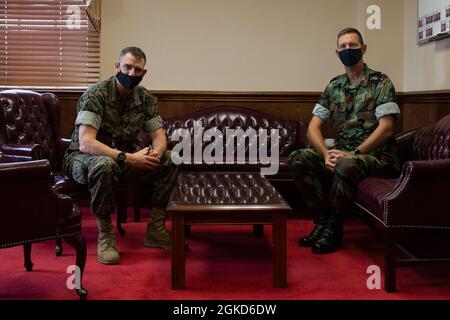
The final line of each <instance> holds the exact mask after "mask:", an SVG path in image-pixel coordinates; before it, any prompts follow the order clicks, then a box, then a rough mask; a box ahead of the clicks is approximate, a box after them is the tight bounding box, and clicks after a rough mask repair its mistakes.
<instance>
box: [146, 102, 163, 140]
mask: <svg viewBox="0 0 450 320" xmlns="http://www.w3.org/2000/svg"><path fill="white" fill-rule="evenodd" d="M145 104H146V105H145V112H146V115H145V122H144V131H145V132H153V131H156V130H158V129H160V128H162V127H163V126H164V124H163V120H162V118H161V116H160V115H159V113H158V100H157V99H156V97H154V96H148V97H147V98H146V102H145Z"/></svg>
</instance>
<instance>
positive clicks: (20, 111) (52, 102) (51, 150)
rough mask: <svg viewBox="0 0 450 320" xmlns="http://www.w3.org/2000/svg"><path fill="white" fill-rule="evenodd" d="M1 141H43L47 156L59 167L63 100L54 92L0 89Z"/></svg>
mask: <svg viewBox="0 0 450 320" xmlns="http://www.w3.org/2000/svg"><path fill="white" fill-rule="evenodd" d="M0 113H1V115H0V139H1V140H0V143H2V144H40V145H41V146H42V148H43V152H44V158H46V159H48V160H49V161H50V163H51V167H52V168H54V167H55V166H57V162H58V159H57V151H56V146H55V141H56V138H57V135H58V133H59V113H60V110H59V102H58V99H57V98H56V96H55V95H53V94H51V93H43V94H39V93H37V92H33V91H26V90H6V91H2V92H0Z"/></svg>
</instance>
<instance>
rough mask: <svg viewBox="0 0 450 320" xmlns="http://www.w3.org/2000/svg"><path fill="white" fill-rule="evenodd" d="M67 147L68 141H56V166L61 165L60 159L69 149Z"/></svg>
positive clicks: (60, 139) (64, 139) (63, 139)
mask: <svg viewBox="0 0 450 320" xmlns="http://www.w3.org/2000/svg"><path fill="white" fill-rule="evenodd" d="M69 146H70V139H66V138H59V139H58V140H57V145H56V152H57V159H58V164H62V159H63V158H64V153H65V152H66V150H67V148H69Z"/></svg>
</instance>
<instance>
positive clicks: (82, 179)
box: [63, 151, 178, 218]
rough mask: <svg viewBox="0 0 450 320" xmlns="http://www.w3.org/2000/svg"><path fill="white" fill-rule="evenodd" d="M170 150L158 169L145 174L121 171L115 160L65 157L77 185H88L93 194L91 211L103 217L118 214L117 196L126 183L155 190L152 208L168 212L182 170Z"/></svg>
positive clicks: (67, 170) (77, 155)
mask: <svg viewBox="0 0 450 320" xmlns="http://www.w3.org/2000/svg"><path fill="white" fill-rule="evenodd" d="M170 154H171V152H170V151H166V152H165V153H164V154H163V156H162V158H161V164H160V165H159V167H157V168H156V169H154V170H151V171H142V170H138V169H135V168H132V167H130V166H124V167H123V168H120V166H119V165H118V164H117V162H116V161H114V159H112V158H110V157H104V156H90V155H87V154H83V153H81V152H72V153H70V154H67V155H66V156H65V157H64V161H63V169H64V172H65V173H66V174H67V176H69V177H70V178H72V179H74V180H75V181H76V182H77V183H79V184H83V185H87V186H88V188H89V192H90V194H91V211H92V213H93V214H94V215H95V216H97V217H100V218H103V217H107V216H109V215H111V214H112V213H113V212H114V209H115V207H116V202H117V199H116V195H117V192H118V190H119V188H120V185H121V184H123V183H129V182H140V183H141V184H142V185H143V186H144V188H145V187H151V188H152V189H153V192H152V208H154V209H162V210H165V209H166V207H167V202H168V201H169V197H170V193H171V192H172V189H173V187H174V184H175V181H176V179H177V174H178V167H177V166H176V165H175V164H174V163H173V162H172V159H171V156H170Z"/></svg>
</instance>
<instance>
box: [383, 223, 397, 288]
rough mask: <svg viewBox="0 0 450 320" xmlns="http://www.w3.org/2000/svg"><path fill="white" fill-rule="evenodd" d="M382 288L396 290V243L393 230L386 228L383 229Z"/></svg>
mask: <svg viewBox="0 0 450 320" xmlns="http://www.w3.org/2000/svg"><path fill="white" fill-rule="evenodd" d="M384 237H385V239H384V242H385V252H384V254H385V255H384V290H385V291H386V292H395V291H396V259H397V258H396V244H395V238H396V237H395V230H393V229H388V228H386V229H385V231H384Z"/></svg>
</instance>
